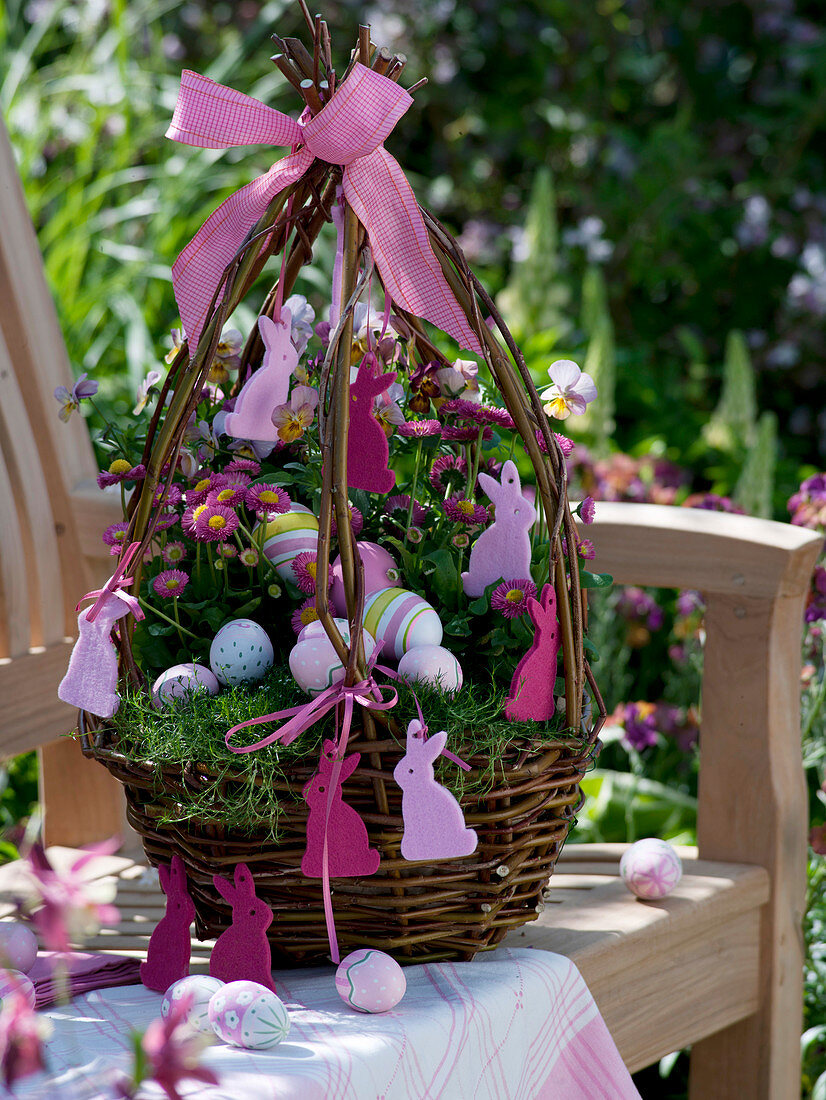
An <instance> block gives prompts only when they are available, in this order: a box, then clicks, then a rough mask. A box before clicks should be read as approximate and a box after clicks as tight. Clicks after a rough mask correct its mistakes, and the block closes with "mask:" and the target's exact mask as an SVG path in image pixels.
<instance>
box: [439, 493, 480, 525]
mask: <svg viewBox="0 0 826 1100" xmlns="http://www.w3.org/2000/svg"><path fill="white" fill-rule="evenodd" d="M442 507H443V508H444V510H445V515H446V516H447V518H448V519H449V520H451V521H452V522H453V523H466V524H468V526H470V525H471V524H477V523H487V522H488V519H489V518H490V517H489V515H488V510H487V508H483V507H482V505H481V504H475V503H474V502H473V501H472V500H466V499H465V498H464V497H448V498H447V500H446V501H445V502H444V504H443V505H442Z"/></svg>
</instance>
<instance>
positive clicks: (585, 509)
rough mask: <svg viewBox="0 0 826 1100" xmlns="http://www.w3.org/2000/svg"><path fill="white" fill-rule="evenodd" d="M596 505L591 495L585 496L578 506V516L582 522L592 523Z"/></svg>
mask: <svg viewBox="0 0 826 1100" xmlns="http://www.w3.org/2000/svg"><path fill="white" fill-rule="evenodd" d="M595 511H596V507H595V505H594V498H593V497H586V498H585V500H583V502H582V503H581V504H580V506H579V518H580V519H581V520H582V522H583V523H593V522H594V513H595Z"/></svg>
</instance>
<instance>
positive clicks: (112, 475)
mask: <svg viewBox="0 0 826 1100" xmlns="http://www.w3.org/2000/svg"><path fill="white" fill-rule="evenodd" d="M145 477H146V467H145V466H144V465H142V464H141V463H138V465H137V466H133V465H132V463H131V462H127V460H126V459H125V458H116V459H115V461H114V462H112V463H111V464H110V466H109V468H108V469H107V470H101V472H100V473H99V474H98V487H99V488H101V489H108V488H109V486H110V485H118V484H119V483H120V482H121V481H142V480H143V478H145Z"/></svg>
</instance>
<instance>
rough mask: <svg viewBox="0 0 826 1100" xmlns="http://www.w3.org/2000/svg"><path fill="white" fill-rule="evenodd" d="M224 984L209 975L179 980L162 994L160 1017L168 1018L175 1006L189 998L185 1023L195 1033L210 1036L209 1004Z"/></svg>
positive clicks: (190, 976) (192, 975) (191, 976)
mask: <svg viewBox="0 0 826 1100" xmlns="http://www.w3.org/2000/svg"><path fill="white" fill-rule="evenodd" d="M223 985H224V983H223V982H222V981H221V979H220V978H213V977H211V976H210V975H209V974H190V975H188V976H187V977H186V978H179V979H178V981H177V982H173V983H172V985H171V986H170V987H169V989H167V991H166V993H165V994H164V998H163V1000H162V1001H161V1016H163V1018H164V1019H166V1018H167V1016H169V1014H170V1012H171V1011H172V1009H173V1007H174V1005H175V1004H180V1002H181V1001H182V1000H183V999H184V997H189V998H190V1002H189V1007H188V1008H187V1010H186V1022H187V1023H188V1024H190V1025H191V1026H192V1027H194V1028H195V1030H196V1031H203V1032H205V1033H206V1034H207V1035H211V1034H212V1024H211V1023H210V1022H209V1002H210V1001H211V1000H212V997H213V995H214V994H215V993H217V992H218V990H219V989H221V988H223Z"/></svg>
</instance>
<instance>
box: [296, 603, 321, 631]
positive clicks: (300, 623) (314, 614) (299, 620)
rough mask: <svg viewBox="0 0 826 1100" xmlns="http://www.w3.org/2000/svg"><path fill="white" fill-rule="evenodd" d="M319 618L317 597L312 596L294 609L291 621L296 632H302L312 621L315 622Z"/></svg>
mask: <svg viewBox="0 0 826 1100" xmlns="http://www.w3.org/2000/svg"><path fill="white" fill-rule="evenodd" d="M317 619H318V611H317V610H316V605H315V597H314V596H311V597H310V598H309V599H308V600H305V601H304V603H303V604H302V605H301V607H298V608H296V610H295V611H293V613H292V617H291V619H290V623H291V624H292V628H293V630H294V631H295V632H296V634H300V633H301V631H302V630H303V629H304V627H305V626H309V625H310V623H314V622H315V621H316V620H317Z"/></svg>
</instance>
